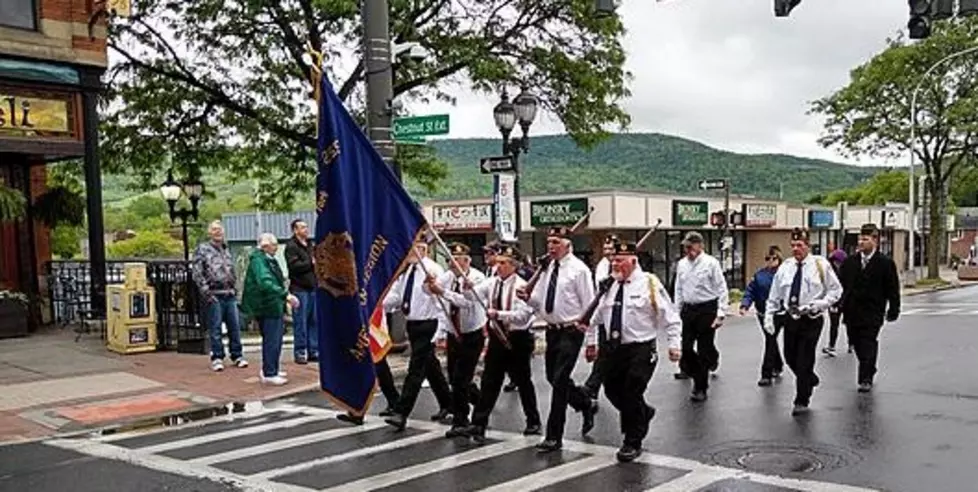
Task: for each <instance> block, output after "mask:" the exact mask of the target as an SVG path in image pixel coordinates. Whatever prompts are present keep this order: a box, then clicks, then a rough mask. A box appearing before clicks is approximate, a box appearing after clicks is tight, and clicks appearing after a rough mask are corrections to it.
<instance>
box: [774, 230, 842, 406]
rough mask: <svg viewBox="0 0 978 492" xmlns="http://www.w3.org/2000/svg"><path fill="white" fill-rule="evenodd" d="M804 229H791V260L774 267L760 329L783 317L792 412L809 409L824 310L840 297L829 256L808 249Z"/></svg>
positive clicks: (840, 293) (837, 280) (840, 289)
mask: <svg viewBox="0 0 978 492" xmlns="http://www.w3.org/2000/svg"><path fill="white" fill-rule="evenodd" d="M808 240H809V236H808V231H807V230H805V229H800V228H795V230H794V231H792V232H791V255H792V258H791V259H787V260H785V262H784V263H782V264H781V267H780V268H778V273H776V274H775V275H774V280H773V281H772V284H771V293H770V295H769V296H768V298H767V309H766V310H765V313H764V330H765V331H767V332H768V333H769V334H773V333H775V325H774V316H775V315H785V317H784V320H785V326H784V359H785V362H786V363H787V364H788V367H789V368H791V371H792V372H793V373H795V403H794V407H793V408H792V410H791V415H795V416H797V415H803V414H806V413H808V411H809V409H808V405H809V404H810V403H811V399H812V390H814V388H815V387H816V386H818V383H819V380H818V375H816V374H815V351H816V349H817V348H818V339H819V337H820V336H821V335H822V325H823V324H824V322H825V318H824V314H825V312H826V311H827V310H828V309H829V307H830V306H832V305H833V304H835V303H836V302H838V301H839V298H840V297H841V296H842V285H840V284H839V279H838V278H837V277H836V276H835V272H834V271H833V270H832V267H831V266H829V262H828V260H826V259H825V258H824V257H822V256H818V255H813V254H810V253H809V243H808Z"/></svg>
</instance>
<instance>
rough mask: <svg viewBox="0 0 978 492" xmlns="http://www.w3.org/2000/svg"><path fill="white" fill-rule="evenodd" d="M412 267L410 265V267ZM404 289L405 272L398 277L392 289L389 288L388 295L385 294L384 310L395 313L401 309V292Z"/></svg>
mask: <svg viewBox="0 0 978 492" xmlns="http://www.w3.org/2000/svg"><path fill="white" fill-rule="evenodd" d="M409 268H410V267H409ZM403 290H404V274H401V275H400V276H399V277H397V280H395V281H394V284H393V285H391V288H390V289H387V295H386V296H384V302H383V305H384V311H385V312H388V313H393V312H395V311H397V310H399V309H400V307H401V292H402V291H403Z"/></svg>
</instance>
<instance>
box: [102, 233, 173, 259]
mask: <svg viewBox="0 0 978 492" xmlns="http://www.w3.org/2000/svg"><path fill="white" fill-rule="evenodd" d="M105 250H106V256H107V257H109V258H111V259H129V258H141V259H171V258H180V257H181V256H182V255H183V244H182V243H181V242H180V241H178V240H176V239H174V238H173V237H171V236H170V235H168V234H166V233H164V232H160V231H156V230H143V231H140V232H138V233H137V234H136V236H135V237H132V238H130V239H126V240H123V241H116V242H114V243H112V244H110V245H108V246H107V247H106V248H105Z"/></svg>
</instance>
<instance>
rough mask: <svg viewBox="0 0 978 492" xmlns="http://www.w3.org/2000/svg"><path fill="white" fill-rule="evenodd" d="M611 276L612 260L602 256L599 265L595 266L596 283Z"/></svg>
mask: <svg viewBox="0 0 978 492" xmlns="http://www.w3.org/2000/svg"><path fill="white" fill-rule="evenodd" d="M610 276H611V261H610V260H608V258H601V261H599V262H598V265H597V266H596V267H594V285H598V284H600V283H601V281H602V280H604V279H606V278H608V277H610Z"/></svg>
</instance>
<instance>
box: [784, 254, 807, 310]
mask: <svg viewBox="0 0 978 492" xmlns="http://www.w3.org/2000/svg"><path fill="white" fill-rule="evenodd" d="M804 271H805V264H804V263H802V262H801V261H799V262H798V267H797V269H796V270H795V278H793V279H792V280H791V293H790V294H789V295H790V297H789V298H788V307H798V302H799V300H798V297H799V296H800V295H801V275H802V273H803V272H804Z"/></svg>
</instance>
